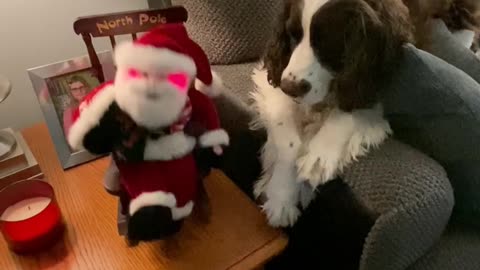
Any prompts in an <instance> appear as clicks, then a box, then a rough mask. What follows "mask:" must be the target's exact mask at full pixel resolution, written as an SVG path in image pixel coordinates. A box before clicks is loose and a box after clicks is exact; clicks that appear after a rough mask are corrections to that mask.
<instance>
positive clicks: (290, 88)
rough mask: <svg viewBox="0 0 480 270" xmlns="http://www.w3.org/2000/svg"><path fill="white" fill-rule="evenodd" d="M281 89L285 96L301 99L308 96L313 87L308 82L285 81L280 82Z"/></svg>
mask: <svg viewBox="0 0 480 270" xmlns="http://www.w3.org/2000/svg"><path fill="white" fill-rule="evenodd" d="M280 88H281V89H282V91H283V92H284V93H285V94H287V95H289V96H291V97H301V96H304V95H305V94H307V93H308V91H310V89H311V88H312V85H311V84H310V83H309V82H308V81H306V80H301V81H299V82H296V81H292V80H288V79H283V80H282V81H281V82H280Z"/></svg>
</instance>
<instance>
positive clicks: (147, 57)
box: [68, 24, 229, 240]
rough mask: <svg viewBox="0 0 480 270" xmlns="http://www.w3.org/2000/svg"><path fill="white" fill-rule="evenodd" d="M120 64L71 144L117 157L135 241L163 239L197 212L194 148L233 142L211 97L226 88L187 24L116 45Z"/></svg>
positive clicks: (87, 103)
mask: <svg viewBox="0 0 480 270" xmlns="http://www.w3.org/2000/svg"><path fill="white" fill-rule="evenodd" d="M114 60H115V63H116V66H117V73H116V77H115V80H114V81H112V82H108V83H105V84H103V85H101V86H100V87H98V88H96V89H95V90H94V91H92V92H91V93H90V94H89V95H88V96H87V97H86V98H85V100H84V101H83V102H82V103H81V104H80V106H79V109H78V112H77V113H76V116H77V117H76V119H75V122H74V124H73V125H72V127H71V128H70V130H69V131H68V141H69V143H70V145H71V146H72V147H74V148H82V147H83V148H85V149H87V150H88V151H90V152H92V153H95V154H103V153H109V152H111V153H112V156H113V158H114V161H115V164H116V165H117V167H118V170H119V175H120V184H119V187H120V188H121V190H122V191H123V193H124V194H126V200H124V202H123V203H124V204H125V205H124V206H125V207H126V209H128V214H129V216H130V219H129V228H128V236H129V237H131V238H133V239H135V240H151V239H155V238H161V237H163V236H165V235H168V234H169V232H170V231H172V230H176V229H177V228H176V227H175V226H174V225H175V224H176V223H175V222H177V221H180V220H182V219H183V218H185V217H186V216H188V215H189V214H190V213H191V212H192V209H193V205H194V201H195V198H196V196H197V191H198V185H199V174H198V171H197V166H196V162H195V159H194V157H193V154H192V152H193V150H194V148H196V147H200V148H212V149H213V150H214V151H215V153H217V154H221V152H222V148H221V146H226V145H228V143H229V137H228V135H227V133H226V132H225V131H224V130H223V129H221V127H220V123H219V120H218V116H217V113H216V110H215V107H214V105H213V103H212V101H211V100H210V98H209V97H208V96H207V94H208V95H215V94H218V91H219V87H221V85H222V84H221V82H220V81H219V78H218V77H216V76H215V74H213V73H212V71H211V70H210V65H209V62H208V59H207V56H206V55H205V53H204V52H203V50H202V49H201V48H200V47H199V46H198V45H197V44H196V43H195V42H193V41H192V40H191V39H190V38H189V37H188V35H187V32H186V30H185V28H184V26H183V24H167V25H161V26H159V27H157V28H155V29H153V30H152V31H150V32H148V33H146V34H145V35H144V36H142V37H141V38H140V39H138V40H137V41H135V42H129V43H124V44H121V45H119V46H117V48H116V49H115V51H114ZM195 78H196V81H194V80H195ZM172 222H173V223H172ZM172 224H173V225H172Z"/></svg>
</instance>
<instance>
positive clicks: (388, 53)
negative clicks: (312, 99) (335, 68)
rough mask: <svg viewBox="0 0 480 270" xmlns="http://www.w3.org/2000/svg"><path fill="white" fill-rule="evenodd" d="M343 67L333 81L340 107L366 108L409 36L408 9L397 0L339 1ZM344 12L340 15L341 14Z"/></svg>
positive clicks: (370, 103)
mask: <svg viewBox="0 0 480 270" xmlns="http://www.w3.org/2000/svg"><path fill="white" fill-rule="evenodd" d="M337 2H344V3H343V7H342V8H339V9H337V10H336V12H337V16H338V17H339V18H343V20H342V23H343V25H342V26H343V27H342V31H343V33H341V34H342V35H343V37H342V38H343V40H342V41H340V42H342V44H339V46H342V45H343V46H344V51H343V59H342V68H341V69H340V70H339V72H338V73H337V76H335V79H334V80H333V82H332V85H331V87H332V89H331V90H333V91H335V94H336V95H337V100H338V101H339V106H340V108H341V109H342V110H345V111H352V110H354V109H362V108H369V107H371V106H373V105H374V103H375V102H376V100H377V93H378V90H379V87H380V82H381V80H383V79H385V78H386V77H387V78H388V76H389V74H390V73H391V72H392V71H393V69H394V68H395V67H394V66H395V63H396V61H397V60H398V59H399V57H400V56H401V55H402V48H401V47H402V45H403V44H404V43H406V42H408V41H409V40H410V39H411V33H412V27H411V24H410V22H409V17H408V10H407V9H406V7H405V6H404V5H403V4H401V3H400V2H398V1H397V0H382V1H377V0H344V1H342V0H340V1H337ZM342 13H343V14H342Z"/></svg>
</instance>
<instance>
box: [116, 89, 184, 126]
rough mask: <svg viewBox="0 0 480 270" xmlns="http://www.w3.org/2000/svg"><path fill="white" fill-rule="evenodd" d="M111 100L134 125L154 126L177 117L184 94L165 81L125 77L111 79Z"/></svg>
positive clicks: (168, 124)
mask: <svg viewBox="0 0 480 270" xmlns="http://www.w3.org/2000/svg"><path fill="white" fill-rule="evenodd" d="M115 100H116V102H117V104H118V106H119V107H120V109H122V110H123V111H125V112H126V113H127V114H128V115H130V117H132V119H133V120H134V121H135V122H136V123H137V124H138V125H140V126H143V127H146V128H149V129H158V128H163V127H167V126H170V125H171V124H173V123H174V122H175V121H176V120H177V119H178V117H179V116H180V113H181V112H182V110H183V108H184V106H185V102H186V100H187V95H186V93H182V92H180V91H178V90H177V89H175V88H174V87H172V86H171V85H170V84H169V83H155V84H153V83H151V82H149V81H147V80H129V81H120V82H118V81H116V82H115Z"/></svg>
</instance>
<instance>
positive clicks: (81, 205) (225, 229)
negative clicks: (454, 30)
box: [0, 124, 287, 270]
mask: <svg viewBox="0 0 480 270" xmlns="http://www.w3.org/2000/svg"><path fill="white" fill-rule="evenodd" d="M23 135H24V137H25V139H26V140H27V142H28V144H29V146H30V147H31V149H32V152H33V154H34V155H35V157H36V158H37V160H38V162H39V164H40V166H41V168H42V171H43V172H44V174H45V176H46V177H47V179H48V181H49V182H50V183H51V184H52V185H53V187H54V189H55V192H56V196H57V199H58V203H59V205H60V207H61V209H62V213H63V215H64V218H65V221H66V224H67V232H66V235H65V238H64V241H63V242H61V243H59V244H58V245H56V246H55V247H54V248H53V249H50V250H48V251H45V252H44V253H42V254H37V255H35V256H29V257H20V256H17V255H15V254H14V253H12V252H10V251H9V250H8V247H7V246H6V243H5V241H4V240H3V239H2V240H0V254H1V256H0V269H62V270H64V269H108V270H111V269H115V270H116V269H142V270H147V269H179V270H180V269H181V270H186V269H187V270H188V269H196V270H201V269H208V270H215V269H242V270H243V269H256V268H259V267H261V266H262V265H263V264H264V263H265V262H267V261H268V260H269V259H271V258H272V257H273V256H275V255H277V254H278V253H280V252H281V251H282V250H283V249H284V248H285V246H286V244H287V239H286V237H285V236H284V235H283V234H282V233H281V232H280V231H278V230H274V229H272V228H270V227H269V226H268V225H267V224H266V223H265V219H264V217H263V215H262V214H261V213H260V212H259V211H258V209H257V207H256V206H255V204H254V203H253V202H251V201H250V200H249V199H248V198H247V197H246V196H245V195H244V194H243V193H242V192H241V191H240V190H239V189H237V188H236V187H235V185H234V184H233V183H232V182H231V181H230V180H229V179H228V178H227V177H225V176H224V175H223V174H222V173H221V172H219V171H214V172H213V173H212V174H211V175H210V176H209V177H208V179H206V186H207V192H208V193H209V195H210V197H211V198H210V200H211V205H212V208H211V210H212V215H211V218H210V222H208V223H201V222H197V221H195V220H193V219H190V220H187V222H186V224H185V226H184V228H183V229H182V231H181V232H180V233H179V234H178V235H177V236H175V237H174V238H172V239H170V240H167V241H158V242H152V243H142V244H140V245H139V246H137V247H134V248H129V247H128V246H127V244H126V243H125V241H124V238H123V237H121V236H119V235H118V232H117V227H116V214H117V209H116V207H117V200H116V198H115V197H113V196H111V195H109V194H107V192H105V191H104V190H103V186H102V178H103V173H104V170H105V169H106V167H107V165H108V159H106V158H104V159H99V160H96V161H93V162H90V163H87V164H84V165H81V166H78V167H76V168H73V169H70V170H67V171H63V170H62V169H61V167H60V164H59V162H58V159H57V157H56V155H55V151H54V148H53V144H52V141H51V139H50V136H49V134H48V130H47V128H46V126H45V125H43V124H41V125H37V126H34V127H32V128H28V129H26V130H24V131H23Z"/></svg>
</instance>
